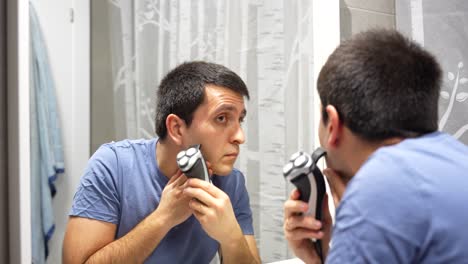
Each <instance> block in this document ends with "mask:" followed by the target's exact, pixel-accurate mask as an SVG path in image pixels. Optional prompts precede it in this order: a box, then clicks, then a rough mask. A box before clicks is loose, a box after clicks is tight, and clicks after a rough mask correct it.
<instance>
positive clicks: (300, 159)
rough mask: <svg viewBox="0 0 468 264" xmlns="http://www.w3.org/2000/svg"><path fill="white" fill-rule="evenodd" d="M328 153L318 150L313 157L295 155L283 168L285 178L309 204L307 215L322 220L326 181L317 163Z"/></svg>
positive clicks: (300, 154)
mask: <svg viewBox="0 0 468 264" xmlns="http://www.w3.org/2000/svg"><path fill="white" fill-rule="evenodd" d="M325 154H326V152H325V151H324V150H323V149H322V148H317V149H316V150H315V151H314V152H313V153H312V156H311V155H309V154H308V153H305V152H303V151H299V152H296V153H294V154H293V155H292V156H291V158H290V159H289V161H288V162H287V163H286V165H284V167H283V175H284V177H285V178H286V179H287V180H288V181H290V182H291V183H292V184H294V185H295V186H296V188H297V189H298V190H299V193H300V196H299V199H300V200H302V201H304V202H306V203H308V204H309V208H308V210H307V212H306V213H305V214H306V215H312V216H314V217H315V218H316V219H319V220H321V218H322V208H321V205H322V202H323V197H324V195H325V192H326V188H325V179H324V177H323V174H322V172H321V171H320V169H319V168H318V167H317V161H318V160H319V159H320V158H321V157H323V156H324V155H325Z"/></svg>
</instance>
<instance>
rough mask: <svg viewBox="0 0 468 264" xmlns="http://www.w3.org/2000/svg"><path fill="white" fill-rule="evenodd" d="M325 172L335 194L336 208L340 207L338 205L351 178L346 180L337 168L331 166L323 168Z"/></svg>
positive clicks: (333, 194)
mask: <svg viewBox="0 0 468 264" xmlns="http://www.w3.org/2000/svg"><path fill="white" fill-rule="evenodd" d="M323 174H325V176H326V177H327V181H328V185H329V186H330V190H331V193H332V196H333V203H334V204H335V208H338V205H339V203H340V201H341V197H343V194H344V192H345V189H346V185H347V184H348V181H349V180H346V179H345V178H344V177H342V176H340V175H339V174H338V173H337V172H336V171H335V170H333V169H331V168H326V169H325V170H323Z"/></svg>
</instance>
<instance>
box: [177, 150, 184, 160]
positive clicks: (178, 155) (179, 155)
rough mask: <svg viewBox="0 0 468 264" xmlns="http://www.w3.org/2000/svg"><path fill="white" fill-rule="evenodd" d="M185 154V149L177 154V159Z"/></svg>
mask: <svg viewBox="0 0 468 264" xmlns="http://www.w3.org/2000/svg"><path fill="white" fill-rule="evenodd" d="M183 156H185V150H182V151H181V152H179V154H177V159H178V160H179V159H181V158H182V157H183Z"/></svg>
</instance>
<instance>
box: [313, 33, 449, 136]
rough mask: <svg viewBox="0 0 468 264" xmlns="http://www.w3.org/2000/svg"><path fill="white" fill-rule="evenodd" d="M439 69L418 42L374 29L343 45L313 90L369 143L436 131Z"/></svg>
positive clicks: (330, 59)
mask: <svg viewBox="0 0 468 264" xmlns="http://www.w3.org/2000/svg"><path fill="white" fill-rule="evenodd" d="M440 82H441V70H440V66H439V64H438V63H437V61H436V60H435V58H434V57H433V56H432V55H431V54H430V53H428V52H427V51H425V50H424V49H423V48H421V47H420V46H419V45H417V44H416V43H414V42H412V41H410V40H408V39H407V38H405V37H403V36H402V35H401V34H400V33H398V32H396V31H393V30H382V29H375V30H371V31H366V32H363V33H360V34H357V35H355V36H354V37H352V38H351V39H349V40H347V41H344V42H343V43H342V44H341V45H340V46H339V47H338V48H337V49H336V50H335V51H334V52H333V54H332V55H330V57H329V58H328V61H327V62H326V64H325V65H324V67H323V68H322V70H321V71H320V75H319V78H318V81H317V89H318V93H319V95H320V99H321V102H322V108H323V109H322V118H323V121H324V122H325V123H326V122H327V121H328V116H327V114H326V112H325V110H324V109H325V106H327V105H333V106H334V107H335V108H336V109H337V111H338V113H339V117H340V119H341V120H342V121H343V122H344V124H345V125H346V126H347V127H348V128H349V129H350V130H351V131H352V132H353V133H355V134H356V135H358V136H360V137H361V138H363V139H365V140H369V141H378V140H383V139H386V138H390V137H415V136H418V135H422V134H425V133H429V132H433V131H436V130H437V120H438V118H437V115H438V98H439V90H440Z"/></svg>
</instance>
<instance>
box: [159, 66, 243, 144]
mask: <svg viewBox="0 0 468 264" xmlns="http://www.w3.org/2000/svg"><path fill="white" fill-rule="evenodd" d="M209 84H211V85H215V86H220V87H224V88H227V89H229V90H232V91H234V92H235V93H237V94H239V95H241V96H245V97H247V99H249V91H248V89H247V86H246V85H245V83H244V81H242V79H241V78H240V77H239V76H238V75H237V74H236V73H234V72H233V71H231V70H229V69H228V68H226V67H224V66H222V65H219V64H215V63H209V62H203V61H193V62H186V63H183V64H181V65H179V66H177V67H176V68H175V69H173V70H172V71H170V72H169V73H168V74H167V75H166V76H165V77H164V78H163V79H162V81H161V83H160V85H159V87H158V89H157V96H156V118H155V131H156V134H157V135H158V136H159V138H160V139H164V138H165V137H166V135H167V128H166V118H167V116H168V115H169V114H175V115H177V116H178V117H180V118H182V119H183V120H184V121H185V122H186V124H187V125H189V126H190V124H191V122H192V119H193V113H194V112H195V110H196V109H197V108H198V107H199V106H200V104H202V102H203V100H204V98H205V87H206V86H207V85H209Z"/></svg>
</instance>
